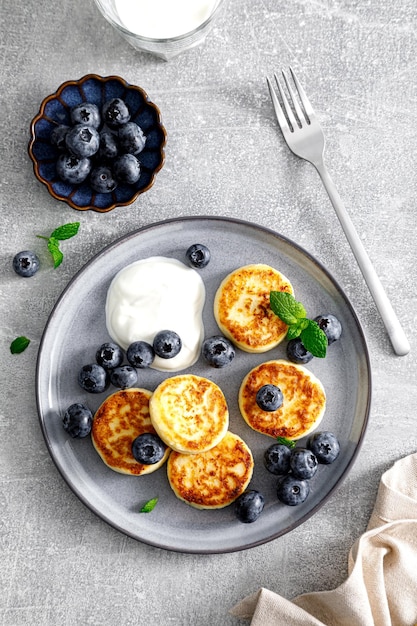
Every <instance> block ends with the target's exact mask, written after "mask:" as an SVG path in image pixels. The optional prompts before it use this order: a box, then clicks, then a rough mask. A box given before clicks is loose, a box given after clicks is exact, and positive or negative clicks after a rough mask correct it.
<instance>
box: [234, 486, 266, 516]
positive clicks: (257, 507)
mask: <svg viewBox="0 0 417 626" xmlns="http://www.w3.org/2000/svg"><path fill="white" fill-rule="evenodd" d="M264 506H265V498H264V496H263V495H262V493H261V492H260V491H256V490H255V489H248V491H245V492H244V493H242V494H241V495H240V496H239V497H238V498H237V500H236V501H235V515H236V517H237V519H238V520H239V521H240V522H243V523H244V524H251V523H252V522H256V520H257V519H258V517H259V516H260V514H261V513H262V511H263V509H264Z"/></svg>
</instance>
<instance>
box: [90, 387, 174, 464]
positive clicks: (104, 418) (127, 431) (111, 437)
mask: <svg viewBox="0 0 417 626" xmlns="http://www.w3.org/2000/svg"><path fill="white" fill-rule="evenodd" d="M151 395H152V392H151V391H148V390H147V389H135V388H131V389H126V390H124V391H116V392H115V393H113V394H112V395H111V396H108V398H106V400H104V402H103V403H102V404H101V406H100V407H99V408H98V409H97V411H96V414H95V416H94V420H93V427H92V430H91V438H92V441H93V445H94V447H95V449H96V450H97V452H98V454H99V455H100V457H101V458H102V460H103V461H104V463H105V464H106V465H108V466H109V467H110V468H111V469H112V470H114V471H115V472H120V473H121V474H133V475H135V476H140V475H142V474H150V473H151V472H154V471H155V470H157V469H158V468H160V467H161V465H163V464H164V463H165V461H166V460H167V458H168V456H169V453H170V449H169V448H167V449H166V451H165V455H164V457H163V458H162V460H161V461H159V462H158V463H154V464H153V465H142V464H141V463H138V461H136V459H135V458H134V456H133V454H132V443H133V441H134V440H135V439H136V437H138V436H139V435H141V434H143V433H155V429H154V427H153V426H152V422H151V418H150V416H149V398H150V397H151Z"/></svg>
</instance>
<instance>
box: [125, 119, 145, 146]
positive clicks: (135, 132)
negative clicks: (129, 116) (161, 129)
mask: <svg viewBox="0 0 417 626" xmlns="http://www.w3.org/2000/svg"><path fill="white" fill-rule="evenodd" d="M118 139H119V145H120V149H121V150H122V152H128V153H129V154H139V152H142V150H143V148H144V147H145V143H146V137H145V135H144V133H143V130H142V129H141V127H140V126H138V125H137V124H135V122H127V124H123V126H121V127H120V128H119V132H118Z"/></svg>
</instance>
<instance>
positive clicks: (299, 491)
mask: <svg viewBox="0 0 417 626" xmlns="http://www.w3.org/2000/svg"><path fill="white" fill-rule="evenodd" d="M309 493H310V486H309V484H308V482H307V481H306V480H300V479H299V478H295V476H292V474H287V475H286V476H284V477H283V478H281V479H279V481H278V485H277V497H278V500H279V501H280V502H282V503H283V504H287V505H288V506H297V505H298V504H301V503H302V502H304V501H305V500H306V498H307V496H308V494H309Z"/></svg>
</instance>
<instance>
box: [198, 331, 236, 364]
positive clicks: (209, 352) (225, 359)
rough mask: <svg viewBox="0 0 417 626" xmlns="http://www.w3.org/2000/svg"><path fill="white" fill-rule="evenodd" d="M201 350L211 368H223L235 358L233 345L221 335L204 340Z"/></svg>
mask: <svg viewBox="0 0 417 626" xmlns="http://www.w3.org/2000/svg"><path fill="white" fill-rule="evenodd" d="M201 350H202V354H203V357H204V358H205V359H206V361H207V363H209V364H210V365H211V366H212V367H217V368H220V367H225V366H226V365H229V363H231V362H232V361H233V359H234V357H235V349H234V347H233V344H232V343H231V342H230V341H229V340H228V339H226V337H222V336H221V335H214V337H209V338H208V339H206V340H205V341H204V342H203V345H202V348H201Z"/></svg>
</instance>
